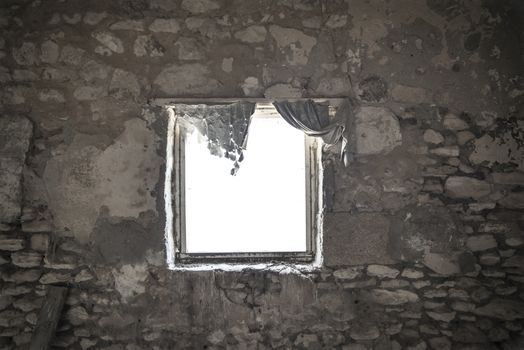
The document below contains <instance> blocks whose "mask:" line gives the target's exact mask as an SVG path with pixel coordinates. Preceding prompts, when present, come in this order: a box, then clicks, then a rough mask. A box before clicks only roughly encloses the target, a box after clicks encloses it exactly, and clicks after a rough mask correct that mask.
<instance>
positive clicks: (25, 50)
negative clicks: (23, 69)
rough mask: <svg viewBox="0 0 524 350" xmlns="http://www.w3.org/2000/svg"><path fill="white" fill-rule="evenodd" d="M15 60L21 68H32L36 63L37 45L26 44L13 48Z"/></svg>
mask: <svg viewBox="0 0 524 350" xmlns="http://www.w3.org/2000/svg"><path fill="white" fill-rule="evenodd" d="M13 58H14V59H15V61H16V63H18V64H19V65H21V66H32V65H34V64H35V63H36V47H35V44H33V43H29V42H24V43H22V45H21V46H20V47H15V48H13Z"/></svg>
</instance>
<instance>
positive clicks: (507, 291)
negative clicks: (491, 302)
mask: <svg viewBox="0 0 524 350" xmlns="http://www.w3.org/2000/svg"><path fill="white" fill-rule="evenodd" d="M517 290H518V288H517V287H515V286H498V287H497V288H495V293H496V294H498V295H502V296H506V295H511V294H513V293H515V292H517Z"/></svg>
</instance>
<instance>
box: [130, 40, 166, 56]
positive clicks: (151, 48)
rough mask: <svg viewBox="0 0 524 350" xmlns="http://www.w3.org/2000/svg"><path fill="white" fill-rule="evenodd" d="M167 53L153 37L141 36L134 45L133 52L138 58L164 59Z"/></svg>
mask: <svg viewBox="0 0 524 350" xmlns="http://www.w3.org/2000/svg"><path fill="white" fill-rule="evenodd" d="M165 51H166V50H165V49H164V47H163V46H162V45H160V43H159V42H158V41H156V40H155V39H154V38H153V37H152V36H151V35H139V36H138V37H137V38H136V40H135V43H134V44H133V52H134V53H135V56H137V57H143V56H149V57H162V56H164V52H165Z"/></svg>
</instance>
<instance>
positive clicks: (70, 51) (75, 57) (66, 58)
mask: <svg viewBox="0 0 524 350" xmlns="http://www.w3.org/2000/svg"><path fill="white" fill-rule="evenodd" d="M84 53H85V51H84V50H83V49H81V48H78V47H73V46H71V45H66V46H64V47H63V48H62V52H61V53H60V58H59V61H60V62H64V63H66V64H70V65H73V66H77V65H79V64H80V63H81V62H82V57H83V56H84Z"/></svg>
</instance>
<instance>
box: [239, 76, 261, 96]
mask: <svg viewBox="0 0 524 350" xmlns="http://www.w3.org/2000/svg"><path fill="white" fill-rule="evenodd" d="M240 86H241V87H242V90H243V91H244V95H246V96H258V94H259V93H260V90H261V88H262V87H261V86H260V82H259V81H258V78H257V77H247V78H246V79H245V80H244V83H243V84H241V85H240Z"/></svg>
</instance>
